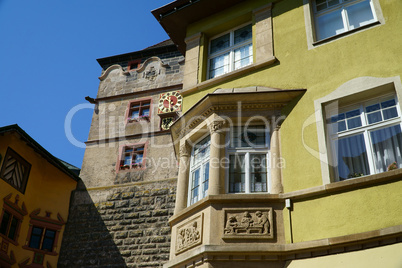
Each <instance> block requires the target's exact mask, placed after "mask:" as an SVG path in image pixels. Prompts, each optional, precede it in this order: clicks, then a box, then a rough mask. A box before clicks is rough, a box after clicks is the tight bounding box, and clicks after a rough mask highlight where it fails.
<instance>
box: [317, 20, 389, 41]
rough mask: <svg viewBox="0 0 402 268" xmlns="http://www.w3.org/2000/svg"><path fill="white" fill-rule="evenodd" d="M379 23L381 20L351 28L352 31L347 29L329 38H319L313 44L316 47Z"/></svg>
mask: <svg viewBox="0 0 402 268" xmlns="http://www.w3.org/2000/svg"><path fill="white" fill-rule="evenodd" d="M379 24H381V23H380V22H379V21H375V22H372V23H369V24H366V25H364V26H361V27H358V28H355V29H353V30H350V31H347V32H343V33H340V34H337V35H334V36H331V37H327V38H324V39H321V40H318V41H315V42H313V46H314V47H316V46H320V45H322V44H326V43H329V42H331V41H333V40H336V39H339V38H342V37H345V36H347V35H350V34H354V33H356V32H359V31H362V30H364V29H367V28H371V27H373V26H375V25H379Z"/></svg>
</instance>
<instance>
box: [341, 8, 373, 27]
mask: <svg viewBox="0 0 402 268" xmlns="http://www.w3.org/2000/svg"><path fill="white" fill-rule="evenodd" d="M346 11H347V14H348V19H349V30H352V29H355V28H358V27H361V26H364V25H366V24H369V23H371V22H374V21H375V20H374V16H373V13H372V11H371V7H370V1H363V2H360V3H357V4H354V5H352V6H348V7H346Z"/></svg>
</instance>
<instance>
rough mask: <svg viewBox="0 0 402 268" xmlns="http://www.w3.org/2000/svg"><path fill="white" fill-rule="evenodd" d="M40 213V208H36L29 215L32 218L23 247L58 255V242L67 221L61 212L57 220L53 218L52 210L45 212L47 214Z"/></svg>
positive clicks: (36, 251) (40, 252)
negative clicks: (41, 214)
mask: <svg viewBox="0 0 402 268" xmlns="http://www.w3.org/2000/svg"><path fill="white" fill-rule="evenodd" d="M39 214H40V209H36V210H34V211H33V212H32V213H31V214H30V215H29V216H30V217H31V220H30V221H29V230H28V236H27V239H26V242H25V245H24V246H23V248H24V249H27V250H30V251H34V252H35V253H38V254H45V255H57V254H58V253H57V243H58V240H59V236H60V232H61V229H62V228H63V225H64V224H65V221H64V219H63V218H62V217H61V216H60V214H57V220H56V219H51V217H50V216H51V213H50V212H45V216H39Z"/></svg>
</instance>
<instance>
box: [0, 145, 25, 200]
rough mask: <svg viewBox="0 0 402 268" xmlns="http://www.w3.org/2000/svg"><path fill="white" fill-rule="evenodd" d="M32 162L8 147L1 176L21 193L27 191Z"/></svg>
mask: <svg viewBox="0 0 402 268" xmlns="http://www.w3.org/2000/svg"><path fill="white" fill-rule="evenodd" d="M30 170H31V164H29V163H28V161H26V160H25V159H24V158H23V157H22V156H20V155H19V154H18V153H17V152H15V151H14V150H13V149H11V148H10V147H9V148H7V152H6V156H5V157H4V161H3V166H2V168H1V172H0V178H2V179H3V180H4V181H6V182H7V183H8V184H10V185H11V186H13V187H14V188H15V189H17V190H18V191H20V192H21V193H24V192H25V188H26V185H27V182H28V177H29V172H30Z"/></svg>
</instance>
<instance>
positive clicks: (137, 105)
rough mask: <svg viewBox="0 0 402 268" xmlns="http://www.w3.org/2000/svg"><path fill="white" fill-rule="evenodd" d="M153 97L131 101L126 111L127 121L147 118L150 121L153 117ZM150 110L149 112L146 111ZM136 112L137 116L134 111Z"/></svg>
mask: <svg viewBox="0 0 402 268" xmlns="http://www.w3.org/2000/svg"><path fill="white" fill-rule="evenodd" d="M151 107H152V99H150V98H147V99H139V100H135V101H130V102H129V103H128V108H127V112H126V120H127V122H128V123H129V122H138V121H140V120H145V121H148V122H149V119H150V118H151V111H152V109H151ZM147 110H148V112H146V111H147ZM134 112H136V116H134V115H133V113H134Z"/></svg>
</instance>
